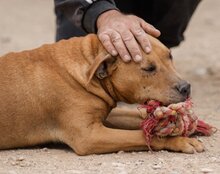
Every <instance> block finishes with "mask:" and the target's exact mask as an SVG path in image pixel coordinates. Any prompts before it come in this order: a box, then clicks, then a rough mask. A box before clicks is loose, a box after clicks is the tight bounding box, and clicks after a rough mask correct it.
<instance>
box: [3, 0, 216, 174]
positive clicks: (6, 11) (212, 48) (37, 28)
mask: <svg viewBox="0 0 220 174" xmlns="http://www.w3.org/2000/svg"><path fill="white" fill-rule="evenodd" d="M219 7H220V1H219V0H211V1H203V2H202V3H201V5H200V6H199V8H198V10H197V12H196V13H195V15H194V16H193V19H192V21H191V23H190V26H189V28H188V30H187V32H186V41H185V42H184V43H182V44H181V46H180V47H178V48H175V49H173V54H174V61H175V64H176V66H177V69H178V70H179V72H180V73H181V74H182V75H183V76H184V77H185V78H186V79H188V80H189V81H190V82H191V83H192V88H193V100H194V101H195V105H196V107H195V111H196V112H197V114H198V115H199V116H200V118H202V119H205V120H206V121H208V122H209V123H211V124H213V125H215V126H216V127H220V75H219V70H220V51H219V45H220V33H219V32H220V20H219V16H220V10H219ZM54 31H55V19H54V15H53V1H52V0H51V1H43V0H38V1H35V0H19V1H18V0H1V1H0V55H2V54H4V53H6V52H9V51H19V50H23V49H30V48H34V47H38V46H40V45H41V44H43V43H50V42H53V41H54ZM200 139H201V141H203V142H204V144H205V146H206V151H205V152H204V153H198V154H193V155H187V154H181V153H171V152H167V151H161V152H131V153H125V152H119V153H113V154H105V155H91V156H85V157H80V156H77V155H76V154H74V152H72V151H71V149H69V148H68V147H66V146H54V145H52V146H51V145H49V146H41V147H37V148H30V149H20V150H7V151H1V152H0V174H27V173H33V174H36V173H46V174H47V173H48V174H53V173H54V174H55V173H67V174H75V173H76V174H77V173H85V174H87V173H88V174H93V173H94V174H95V173H109V174H111V173H117V174H118V173H120V174H127V173H129V174H131V173H138V174H142V173H143V174H146V173H152V174H156V173H164V174H167V173H169V174H181V173H186V174H187V173H216V174H217V173H220V148H219V145H220V132H218V133H216V134H215V135H214V136H212V137H201V138H200Z"/></svg>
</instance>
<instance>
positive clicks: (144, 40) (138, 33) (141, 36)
mask: <svg viewBox="0 0 220 174" xmlns="http://www.w3.org/2000/svg"><path fill="white" fill-rule="evenodd" d="M131 31H132V33H133V35H134V36H135V38H136V39H137V41H138V42H139V44H140V45H141V47H142V49H143V50H144V51H145V52H146V53H150V51H151V44H150V41H149V39H148V34H147V33H146V32H145V31H144V30H143V29H142V28H141V27H135V28H133V29H131Z"/></svg>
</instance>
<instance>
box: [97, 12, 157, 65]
mask: <svg viewBox="0 0 220 174" xmlns="http://www.w3.org/2000/svg"><path fill="white" fill-rule="evenodd" d="M109 13H111V14H109ZM112 13H113V15H112ZM97 28H98V37H99V40H100V41H101V42H102V44H103V46H104V47H105V49H106V50H107V51H108V52H109V53H110V54H111V55H112V56H116V55H117V54H119V55H120V57H121V58H122V60H123V61H125V62H128V61H130V60H131V59H133V60H134V61H135V62H139V61H141V60H142V52H141V50H140V47H139V45H140V46H141V48H142V49H143V50H144V52H146V53H150V52H151V49H152V48H151V44H150V40H149V35H152V36H154V37H158V36H159V35H160V31H159V30H157V29H156V28H154V27H153V26H152V25H150V24H148V23H146V22H145V21H144V20H143V19H140V18H138V17H136V16H133V15H123V14H121V13H119V12H115V11H107V12H105V13H103V14H102V15H100V17H99V18H98V20H97ZM148 34H149V35H148Z"/></svg>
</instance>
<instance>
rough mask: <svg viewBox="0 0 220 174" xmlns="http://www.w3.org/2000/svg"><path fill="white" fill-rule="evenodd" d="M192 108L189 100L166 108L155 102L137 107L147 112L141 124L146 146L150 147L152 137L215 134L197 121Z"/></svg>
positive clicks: (213, 129)
mask: <svg viewBox="0 0 220 174" xmlns="http://www.w3.org/2000/svg"><path fill="white" fill-rule="evenodd" d="M192 107H193V103H192V101H191V100H190V99H187V100H186V101H185V102H180V103H176V104H170V105H169V106H167V107H166V106H162V103H161V102H159V101H155V100H149V101H147V102H146V104H144V105H141V106H139V107H138V109H141V108H144V109H146V112H147V117H146V118H145V119H144V120H143V121H142V123H141V128H142V130H143V132H144V135H145V138H146V143H147V145H148V146H149V145H150V141H151V138H152V137H153V136H157V137H165V136H190V135H193V134H199V135H204V136H210V135H212V134H213V133H214V132H216V131H217V129H216V128H214V127H213V126H211V125H209V124H207V123H205V122H204V121H202V120H199V119H198V117H197V116H196V115H195V113H194V112H193V110H192Z"/></svg>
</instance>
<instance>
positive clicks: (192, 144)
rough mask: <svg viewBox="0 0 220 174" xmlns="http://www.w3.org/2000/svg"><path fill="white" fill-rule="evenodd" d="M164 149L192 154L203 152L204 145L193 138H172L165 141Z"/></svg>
mask: <svg viewBox="0 0 220 174" xmlns="http://www.w3.org/2000/svg"><path fill="white" fill-rule="evenodd" d="M166 148H167V149H168V150H171V151H176V152H178V151H179V152H183V153H189V154H193V153H195V152H203V151H204V149H205V148H204V145H203V144H202V143H201V142H200V141H198V140H197V139H195V138H188V137H172V138H169V139H168V140H167V143H166Z"/></svg>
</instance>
